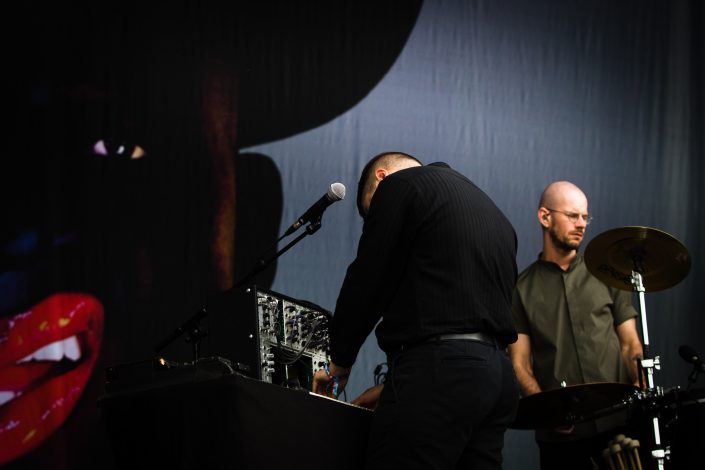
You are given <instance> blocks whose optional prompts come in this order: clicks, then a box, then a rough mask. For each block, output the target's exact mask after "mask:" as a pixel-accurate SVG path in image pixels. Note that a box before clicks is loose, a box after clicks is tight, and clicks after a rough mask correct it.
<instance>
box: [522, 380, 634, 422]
mask: <svg viewBox="0 0 705 470" xmlns="http://www.w3.org/2000/svg"><path fill="white" fill-rule="evenodd" d="M636 390H638V388H637V387H635V386H634V385H629V384H622V383H612V382H599V383H590V384H582V385H571V386H568V387H562V388H556V389H553V390H547V391H545V392H541V393H536V394H534V395H529V396H527V397H524V398H522V399H521V400H519V409H518V410H517V415H516V419H515V420H514V423H512V424H511V425H510V426H509V427H510V428H512V429H552V428H555V427H557V426H566V425H570V424H576V423H580V422H583V421H588V420H590V419H593V418H594V417H598V416H604V415H605V414H609V413H605V410H607V409H609V408H612V407H614V411H615V412H616V411H617V410H618V409H619V408H620V404H621V401H622V400H623V399H625V398H626V397H627V396H629V395H630V394H632V393H634V392H635V391H636ZM625 406H626V405H625ZM598 412H599V413H598Z"/></svg>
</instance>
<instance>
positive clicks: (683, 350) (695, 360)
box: [678, 344, 705, 373]
mask: <svg viewBox="0 0 705 470" xmlns="http://www.w3.org/2000/svg"><path fill="white" fill-rule="evenodd" d="M678 354H680V355H681V357H682V358H683V360H685V361H686V362H690V363H691V364H693V365H694V366H695V370H697V371H698V372H703V373H705V362H703V360H702V358H700V357H699V356H698V353H696V352H695V350H694V349H693V348H691V347H690V346H688V345H686V344H682V345H681V346H680V347H679V348H678Z"/></svg>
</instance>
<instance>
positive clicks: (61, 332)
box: [0, 293, 103, 465]
mask: <svg viewBox="0 0 705 470" xmlns="http://www.w3.org/2000/svg"><path fill="white" fill-rule="evenodd" d="M102 335H103V305H102V304H101V303H100V301H99V300H98V299H96V298H95V297H92V296H90V295H86V294H80V293H60V294H55V295H52V296H50V297H47V298H46V299H44V300H43V301H41V302H40V303H38V304H36V305H35V306H34V307H32V308H31V309H29V310H28V311H26V312H22V313H19V314H17V315H15V316H13V317H9V318H3V319H0V465H3V464H5V463H7V462H9V461H11V460H14V459H15V458H17V457H19V456H21V455H23V454H25V453H27V452H29V451H30V450H32V449H34V448H36V447H37V446H38V445H39V444H41V443H42V442H44V440H46V438H47V437H49V436H50V435H51V434H52V433H53V432H54V431H56V430H57V429H58V428H59V427H61V425H62V424H63V423H64V421H65V420H66V418H67V417H68V416H69V415H70V414H71V411H72V410H73V408H74V406H75V405H76V403H77V402H78V399H79V398H80V396H81V394H82V392H83V389H84V387H85V386H86V382H88V379H89V377H90V376H91V373H92V372H93V368H94V366H95V363H96V360H97V358H98V353H99V351H100V344H101V339H102Z"/></svg>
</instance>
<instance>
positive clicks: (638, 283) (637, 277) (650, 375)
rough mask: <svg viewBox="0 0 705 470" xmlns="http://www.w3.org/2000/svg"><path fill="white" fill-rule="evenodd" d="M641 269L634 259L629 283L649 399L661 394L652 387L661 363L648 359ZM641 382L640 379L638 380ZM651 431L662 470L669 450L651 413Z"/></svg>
mask: <svg viewBox="0 0 705 470" xmlns="http://www.w3.org/2000/svg"><path fill="white" fill-rule="evenodd" d="M642 271H643V267H642V266H641V257H640V256H635V257H634V270H632V274H631V282H632V286H633V287H634V290H635V291H636V292H637V293H638V295H639V310H640V313H641V331H642V336H643V346H644V358H643V359H642V360H641V369H642V370H646V378H647V383H648V386H649V388H648V392H647V395H648V396H649V397H651V398H654V397H655V396H658V395H660V394H662V393H663V391H662V390H661V389H660V387H655V385H654V369H656V370H660V369H661V363H660V360H659V357H658V356H656V357H655V358H653V359H652V358H651V357H649V328H648V326H647V323H646V302H645V299H644V292H646V289H644V279H643V277H642V275H641V273H642ZM639 380H640V381H641V377H640V378H639ZM649 408H650V409H651V410H653V409H655V407H654V406H650V407H649ZM652 423H653V431H654V449H653V450H652V451H651V456H652V457H653V458H655V459H656V460H657V463H658V468H659V470H664V460H665V459H666V458H667V456H669V455H670V453H671V450H670V449H669V448H668V447H666V448H665V449H664V448H662V447H661V432H660V428H659V419H658V414H657V413H655V412H654V413H653V416H652Z"/></svg>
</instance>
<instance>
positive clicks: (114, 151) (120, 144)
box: [92, 139, 147, 160]
mask: <svg viewBox="0 0 705 470" xmlns="http://www.w3.org/2000/svg"><path fill="white" fill-rule="evenodd" d="M92 150H93V153H94V154H95V155H102V156H104V157H112V158H125V159H128V160H139V159H140V158H142V157H144V156H145V155H146V154H147V152H145V151H144V149H143V148H142V147H140V146H139V145H137V144H132V143H128V142H125V141H119V140H118V141H110V140H107V139H105V140H104V139H100V140H98V141H96V143H94V144H93V147H92Z"/></svg>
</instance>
